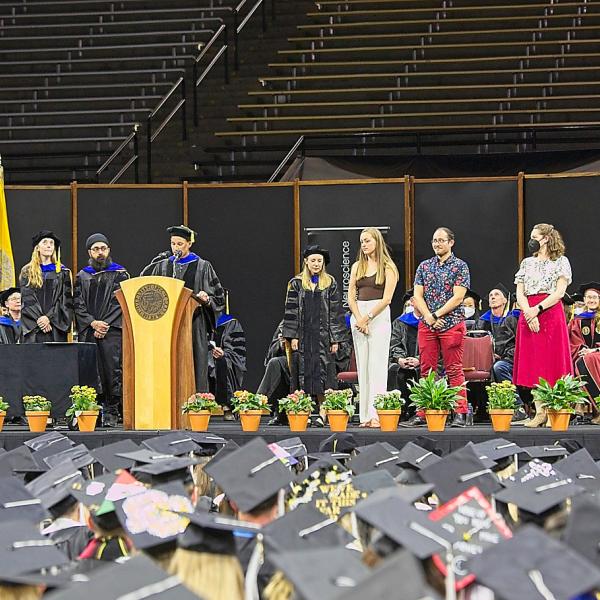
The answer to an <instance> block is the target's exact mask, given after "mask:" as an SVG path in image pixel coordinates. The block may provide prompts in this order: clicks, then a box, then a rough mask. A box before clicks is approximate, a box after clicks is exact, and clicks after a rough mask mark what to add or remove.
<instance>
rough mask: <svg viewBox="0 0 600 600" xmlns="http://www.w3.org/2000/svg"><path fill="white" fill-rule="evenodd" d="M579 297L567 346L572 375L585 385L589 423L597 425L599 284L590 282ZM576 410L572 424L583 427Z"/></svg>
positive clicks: (599, 420) (599, 321) (585, 284)
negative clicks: (581, 303)
mask: <svg viewBox="0 0 600 600" xmlns="http://www.w3.org/2000/svg"><path fill="white" fill-rule="evenodd" d="M579 295H580V296H581V297H583V303H584V306H583V310H582V311H580V312H578V313H577V314H575V316H574V317H573V320H572V321H571V322H570V323H569V343H570V345H571V357H572V359H573V364H574V366H575V373H576V374H577V375H580V376H581V377H582V379H583V380H584V381H585V382H586V386H585V391H586V392H587V395H588V399H589V401H590V405H591V407H592V413H593V416H592V419H591V422H592V423H593V424H594V425H600V414H599V411H598V406H597V405H596V400H595V399H596V398H597V397H598V396H600V310H599V309H600V282H597V281H591V282H590V283H584V284H583V285H582V286H580V287H579ZM578 408H581V410H578V411H577V412H578V413H579V414H578V415H576V418H575V423H577V424H580V423H582V424H583V423H586V419H585V418H583V407H578Z"/></svg>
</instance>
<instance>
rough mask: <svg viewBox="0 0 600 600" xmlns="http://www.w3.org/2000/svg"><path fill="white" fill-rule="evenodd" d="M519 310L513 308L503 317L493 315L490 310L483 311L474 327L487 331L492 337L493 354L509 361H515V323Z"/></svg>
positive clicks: (517, 319) (517, 320)
mask: <svg viewBox="0 0 600 600" xmlns="http://www.w3.org/2000/svg"><path fill="white" fill-rule="evenodd" d="M520 313H521V311H519V310H513V311H511V312H509V313H508V314H507V315H506V316H505V317H500V318H498V317H494V316H493V315H492V314H491V311H489V310H488V311H487V312H485V313H484V314H483V315H481V317H480V318H479V320H478V321H477V326H476V329H480V330H483V331H489V332H490V333H491V334H492V337H493V338H494V354H496V356H498V357H500V358H498V359H497V360H505V361H507V362H509V363H511V364H512V363H514V361H515V344H516V339H517V323H518V322H519V315H520Z"/></svg>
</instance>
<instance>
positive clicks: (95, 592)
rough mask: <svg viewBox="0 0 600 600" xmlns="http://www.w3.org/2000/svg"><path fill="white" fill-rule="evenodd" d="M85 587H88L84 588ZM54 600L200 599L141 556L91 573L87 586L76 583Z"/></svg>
mask: <svg viewBox="0 0 600 600" xmlns="http://www.w3.org/2000/svg"><path fill="white" fill-rule="evenodd" d="M84 586H85V587H84ZM53 597H54V600H81V598H82V597H89V598H105V599H107V600H108V599H109V598H123V599H125V598H131V599H133V598H136V599H139V600H142V599H143V598H152V599H154V598H160V599H161V600H198V596H197V595H196V594H194V593H192V592H191V591H190V590H189V589H188V588H187V587H185V586H184V585H183V584H182V583H181V580H180V579H179V578H178V577H177V576H175V575H169V574H168V573H166V572H165V571H163V570H162V569H161V568H160V567H158V566H157V565H156V563H155V562H154V561H153V560H152V559H150V558H148V557H146V556H144V555H142V554H139V555H137V556H135V557H133V558H130V559H129V560H127V561H126V562H125V563H123V564H119V563H115V564H113V565H112V566H110V567H106V568H104V569H101V570H99V571H98V572H95V573H92V575H91V577H90V579H89V581H88V582H86V583H85V584H83V585H82V584H77V583H74V584H73V585H72V586H70V587H69V588H68V589H66V590H61V591H60V592H58V593H55V594H54V596H53Z"/></svg>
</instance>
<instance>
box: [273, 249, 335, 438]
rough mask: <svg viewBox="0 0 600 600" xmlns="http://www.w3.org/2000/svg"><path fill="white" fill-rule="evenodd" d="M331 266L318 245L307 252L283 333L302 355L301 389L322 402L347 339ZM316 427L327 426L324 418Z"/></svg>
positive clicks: (292, 286) (293, 282)
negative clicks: (328, 271)
mask: <svg viewBox="0 0 600 600" xmlns="http://www.w3.org/2000/svg"><path fill="white" fill-rule="evenodd" d="M328 264H329V252H328V251H327V250H324V249H323V248H320V247H319V246H317V245H313V246H309V247H308V248H306V250H305V251H304V259H303V267H302V272H301V273H299V274H298V275H296V277H294V278H293V279H292V280H291V281H290V282H289V284H288V289H287V296H286V299H285V313H284V317H283V330H282V335H283V338H285V339H286V340H289V341H290V343H291V348H292V352H296V351H297V352H298V354H299V361H298V376H297V383H298V389H302V390H304V391H305V392H306V393H307V394H311V395H312V396H314V397H315V398H316V399H317V400H318V401H320V399H321V398H322V396H323V393H324V392H325V390H326V389H327V388H331V387H335V385H336V379H335V356H334V355H335V353H336V352H337V351H338V344H339V343H340V342H342V341H343V340H344V338H345V335H346V323H345V321H344V315H343V312H342V303H341V300H340V295H339V292H338V286H337V282H336V281H335V279H334V278H333V277H332V276H331V275H329V273H327V269H326V265H328ZM294 379H295V378H294V377H292V382H293V383H292V387H294V385H295V383H296V382H295V381H294ZM313 424H315V425H319V426H323V425H324V423H323V422H322V419H320V418H319V419H315V421H314V423H313Z"/></svg>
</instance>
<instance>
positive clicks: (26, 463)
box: [0, 446, 48, 478]
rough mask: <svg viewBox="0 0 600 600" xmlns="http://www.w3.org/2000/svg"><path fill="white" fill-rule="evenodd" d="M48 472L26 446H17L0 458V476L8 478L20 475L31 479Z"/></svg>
mask: <svg viewBox="0 0 600 600" xmlns="http://www.w3.org/2000/svg"><path fill="white" fill-rule="evenodd" d="M47 470H48V467H47V466H46V465H43V464H42V465H40V464H39V463H38V462H37V461H36V460H35V458H34V455H33V453H32V452H31V450H30V449H29V448H28V447H27V446H18V447H17V448H15V449H14V450H10V451H9V452H6V453H5V454H2V456H0V476H2V477H9V476H11V475H13V474H15V473H22V474H25V475H26V476H29V477H31V478H33V477H37V476H38V475H39V474H40V473H44V472H46V471H47Z"/></svg>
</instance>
